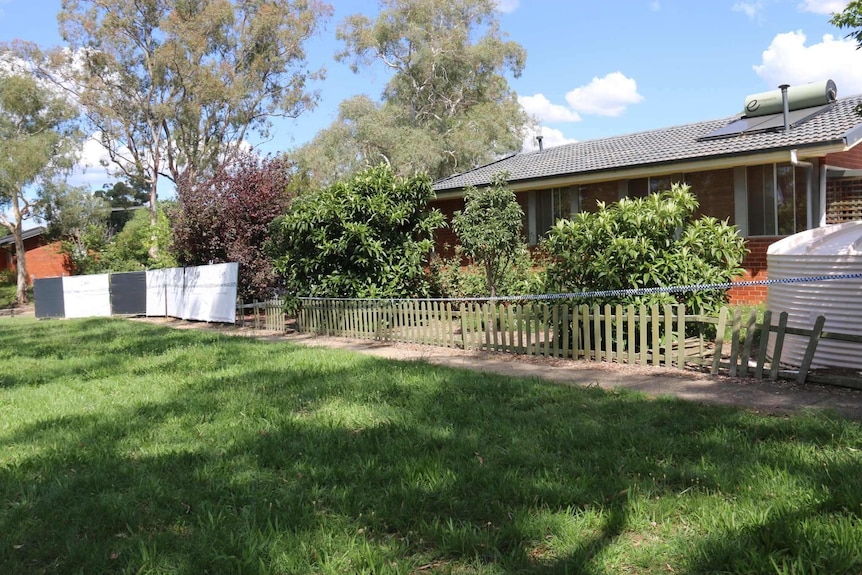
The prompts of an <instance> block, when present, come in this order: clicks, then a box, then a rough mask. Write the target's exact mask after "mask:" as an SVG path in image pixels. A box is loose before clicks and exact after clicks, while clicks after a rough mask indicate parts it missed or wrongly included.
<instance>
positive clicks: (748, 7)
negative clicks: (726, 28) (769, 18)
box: [731, 0, 766, 22]
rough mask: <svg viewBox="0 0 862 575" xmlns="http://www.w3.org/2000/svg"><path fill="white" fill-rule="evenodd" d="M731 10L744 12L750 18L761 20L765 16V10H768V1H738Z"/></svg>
mask: <svg viewBox="0 0 862 575" xmlns="http://www.w3.org/2000/svg"><path fill="white" fill-rule="evenodd" d="M731 10H733V11H734V12H742V13H743V14H745V15H746V16H748V18H749V19H750V20H755V21H758V22H759V21H761V20H762V18H763V12H764V11H765V10H766V3H765V2H763V0H756V1H755V2H737V3H736V4H734V5H733V6H732V7H731Z"/></svg>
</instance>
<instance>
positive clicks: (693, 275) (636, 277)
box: [544, 184, 746, 312]
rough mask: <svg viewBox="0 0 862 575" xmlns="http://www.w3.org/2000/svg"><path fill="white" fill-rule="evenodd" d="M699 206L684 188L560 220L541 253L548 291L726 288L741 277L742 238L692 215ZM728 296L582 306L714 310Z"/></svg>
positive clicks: (720, 293)
mask: <svg viewBox="0 0 862 575" xmlns="http://www.w3.org/2000/svg"><path fill="white" fill-rule="evenodd" d="M697 206H698V203H697V200H696V198H695V197H694V195H693V194H692V193H691V190H690V188H689V187H688V186H684V185H679V184H674V185H673V186H672V187H671V189H670V190H667V191H663V192H660V193H656V194H651V195H649V196H647V197H645V198H639V199H631V198H627V199H623V200H620V201H619V202H618V203H615V204H611V205H605V204H603V203H600V204H599V209H598V210H597V211H596V212H594V213H586V212H581V213H578V214H577V215H576V216H575V217H574V218H573V219H571V220H560V221H559V222H557V224H556V225H555V226H554V227H553V228H552V229H551V231H550V233H549V235H548V237H547V239H546V240H545V242H544V247H545V249H546V250H547V252H548V255H549V257H550V263H549V265H548V268H547V281H548V283H549V288H551V289H553V290H555V291H562V292H580V291H604V290H624V289H630V288H650V287H661V286H680V285H690V284H711V283H725V282H728V281H730V280H731V278H733V277H734V276H736V275H738V274H739V273H740V272H741V271H742V270H741V268H740V266H741V263H742V258H743V257H744V256H745V252H746V250H745V244H744V240H743V239H742V238H741V237H740V236H739V234H738V233H737V230H736V228H735V226H731V225H729V224H728V223H727V222H726V221H725V222H720V221H718V220H716V219H715V218H711V217H704V218H701V219H699V220H696V221H692V220H691V216H692V214H693V213H694V211H695V210H696V209H697ZM726 301H727V292H726V290H723V291H722V290H713V291H699V292H685V293H679V294H657V295H646V296H628V297H622V296H619V297H607V298H601V299H598V300H596V299H593V300H590V301H589V302H586V303H600V304H602V303H635V304H640V303H645V304H652V303H660V304H661V303H676V302H679V303H684V304H685V305H686V306H687V307H688V308H689V309H692V310H694V311H696V312H697V311H704V312H708V311H712V310H715V309H716V308H717V307H719V306H720V305H721V304H724V303H726Z"/></svg>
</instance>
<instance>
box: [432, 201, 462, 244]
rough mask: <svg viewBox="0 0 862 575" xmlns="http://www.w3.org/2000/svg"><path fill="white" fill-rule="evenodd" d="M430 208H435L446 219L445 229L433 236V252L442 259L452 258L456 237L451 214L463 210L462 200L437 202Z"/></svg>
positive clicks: (456, 242) (456, 241)
mask: <svg viewBox="0 0 862 575" xmlns="http://www.w3.org/2000/svg"><path fill="white" fill-rule="evenodd" d="M431 207H433V208H437V209H438V210H440V211H441V212H443V215H444V216H445V217H446V227H445V228H442V229H440V230H437V233H436V234H434V251H435V252H436V253H437V255H440V256H442V257H447V258H449V257H452V256H453V255H455V246H457V245H458V236H456V235H455V231H454V230H453V229H452V214H454V213H455V212H456V211H458V210H463V209H464V200H463V198H456V199H451V200H439V201H435V202H433V203H432V204H431Z"/></svg>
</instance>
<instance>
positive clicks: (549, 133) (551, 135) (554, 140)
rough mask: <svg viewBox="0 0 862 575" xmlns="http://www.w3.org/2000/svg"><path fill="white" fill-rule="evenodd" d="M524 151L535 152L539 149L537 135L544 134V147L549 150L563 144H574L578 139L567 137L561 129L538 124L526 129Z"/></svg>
mask: <svg viewBox="0 0 862 575" xmlns="http://www.w3.org/2000/svg"><path fill="white" fill-rule="evenodd" d="M525 134H526V135H525V136H524V145H523V148H522V151H523V152H535V151H536V150H538V149H539V142H538V141H537V140H536V136H537V135H541V136H542V148H543V149H545V150H547V149H548V148H553V147H555V146H562V145H563V144H574V143H575V142H577V140H575V139H572V138H567V137H566V136H565V134H563V132H562V131H560V130H555V129H554V128H548V127H547V126H538V127H536V128H528V129H527V130H526V131H525Z"/></svg>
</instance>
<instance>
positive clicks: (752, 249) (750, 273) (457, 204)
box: [433, 194, 781, 304]
mask: <svg viewBox="0 0 862 575" xmlns="http://www.w3.org/2000/svg"><path fill="white" fill-rule="evenodd" d="M724 199H725V200H727V201H728V202H729V201H730V199H729V198H728V197H726V195H725V196H724ZM518 202H519V203H520V204H521V208H522V209H523V210H524V213H525V214H526V212H527V194H519V195H518ZM433 206H434V207H436V208H437V209H439V210H440V211H441V212H443V214H444V215H445V216H446V221H447V222H448V223H449V227H447V228H444V229H442V230H439V231H438V232H437V234H436V242H435V250H436V252H437V253H438V254H440V255H442V256H445V257H451V256H452V255H454V249H453V248H454V246H455V245H457V243H458V236H456V235H455V232H454V231H453V230H452V227H451V223H452V214H453V213H454V212H455V211H456V210H462V209H464V200H462V199H451V200H441V201H436V202H434V203H433ZM525 226H526V222H525ZM780 239H781V236H778V237H773V236H764V237H752V238H748V239H747V240H746V244H747V247H748V249H749V253H748V255H747V256H746V257H745V259H744V260H743V262H742V267H743V268H744V269H745V271H744V272H743V274H742V275H740V276H739V277H738V278H736V279H735V280H734V281H751V280H765V279H767V270H766V250H767V248H769V246H770V245H772V244H773V243H775V242H776V241H778V240H780ZM447 246H448V248H447ZM729 297H730V302H731V303H732V304H759V303H763V302H765V301H766V286H746V287H735V288H732V289H731V290H730V293H729Z"/></svg>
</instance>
